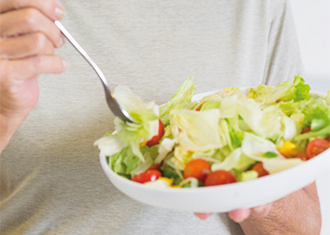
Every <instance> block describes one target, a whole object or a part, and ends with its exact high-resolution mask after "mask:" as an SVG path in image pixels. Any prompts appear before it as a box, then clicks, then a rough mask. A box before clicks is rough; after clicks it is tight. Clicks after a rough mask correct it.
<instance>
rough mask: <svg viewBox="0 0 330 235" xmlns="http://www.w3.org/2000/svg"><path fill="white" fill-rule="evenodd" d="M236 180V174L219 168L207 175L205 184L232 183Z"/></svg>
mask: <svg viewBox="0 0 330 235" xmlns="http://www.w3.org/2000/svg"><path fill="white" fill-rule="evenodd" d="M235 182H236V179H235V176H234V175H233V174H232V173H231V172H229V171H225V170H217V171H213V172H211V173H210V174H209V175H208V176H207V178H206V180H205V186H215V185H221V184H231V183H235Z"/></svg>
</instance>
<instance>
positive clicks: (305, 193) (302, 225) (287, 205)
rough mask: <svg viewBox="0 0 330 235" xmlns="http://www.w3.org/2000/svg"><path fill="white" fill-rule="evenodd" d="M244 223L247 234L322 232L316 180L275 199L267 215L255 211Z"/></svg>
mask: <svg viewBox="0 0 330 235" xmlns="http://www.w3.org/2000/svg"><path fill="white" fill-rule="evenodd" d="M240 225H241V227H242V229H243V231H244V233H245V234H246V235H265V234H270V235H284V234H288V235H289V234H292V235H296V234H302V235H303V234H308V235H314V234H315V235H319V234H320V230H321V212H320V204H319V199H318V195H317V189H316V185H315V183H313V184H311V185H309V186H307V187H306V188H304V189H301V190H299V191H297V192H294V193H292V194H290V195H288V196H287V197H285V198H282V199H280V200H278V201H275V202H273V206H272V209H271V211H270V213H269V214H268V215H267V216H266V217H263V218H257V217H255V216H252V215H251V216H250V217H249V218H248V219H246V220H245V221H244V222H242V223H240Z"/></svg>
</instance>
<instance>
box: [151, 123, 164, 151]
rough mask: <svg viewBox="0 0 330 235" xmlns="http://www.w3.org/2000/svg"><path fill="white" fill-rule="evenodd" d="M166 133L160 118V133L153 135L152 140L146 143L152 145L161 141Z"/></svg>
mask: <svg viewBox="0 0 330 235" xmlns="http://www.w3.org/2000/svg"><path fill="white" fill-rule="evenodd" d="M164 133H165V129H164V124H163V122H162V121H161V120H160V119H159V127H158V135H155V136H153V137H152V138H151V139H150V140H148V141H147V143H146V145H147V146H149V147H151V146H153V145H156V144H158V143H159V141H160V139H161V138H162V137H163V135H164Z"/></svg>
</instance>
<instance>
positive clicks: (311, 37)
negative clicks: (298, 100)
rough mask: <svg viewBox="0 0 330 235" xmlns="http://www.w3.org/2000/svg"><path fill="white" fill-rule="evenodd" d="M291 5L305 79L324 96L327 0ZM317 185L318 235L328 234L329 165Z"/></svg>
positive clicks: (329, 49)
mask: <svg viewBox="0 0 330 235" xmlns="http://www.w3.org/2000/svg"><path fill="white" fill-rule="evenodd" d="M290 2H291V7H292V12H293V16H294V20H295V23H296V29H297V34H298V40H299V44H300V49H301V54H302V59H303V62H304V66H305V71H306V76H305V77H304V78H305V80H306V82H307V83H308V84H309V85H310V86H311V88H312V90H315V91H319V92H322V93H326V92H327V91H328V90H329V89H330V1H329V0H290ZM329 157H330V156H329ZM306 174H308V172H306ZM317 186H318V190H319V196H320V202H321V211H322V217H323V218H322V232H321V235H329V234H330V166H329V170H328V171H327V172H324V173H323V174H322V175H321V177H320V178H319V179H318V180H317Z"/></svg>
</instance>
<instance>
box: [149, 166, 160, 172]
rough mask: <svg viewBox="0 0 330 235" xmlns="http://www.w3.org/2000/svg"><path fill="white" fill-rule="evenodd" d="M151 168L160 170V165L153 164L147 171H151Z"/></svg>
mask: <svg viewBox="0 0 330 235" xmlns="http://www.w3.org/2000/svg"><path fill="white" fill-rule="evenodd" d="M149 170H158V171H159V165H157V164H156V165H153V166H151V167H149V168H148V170H147V171H149Z"/></svg>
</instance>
